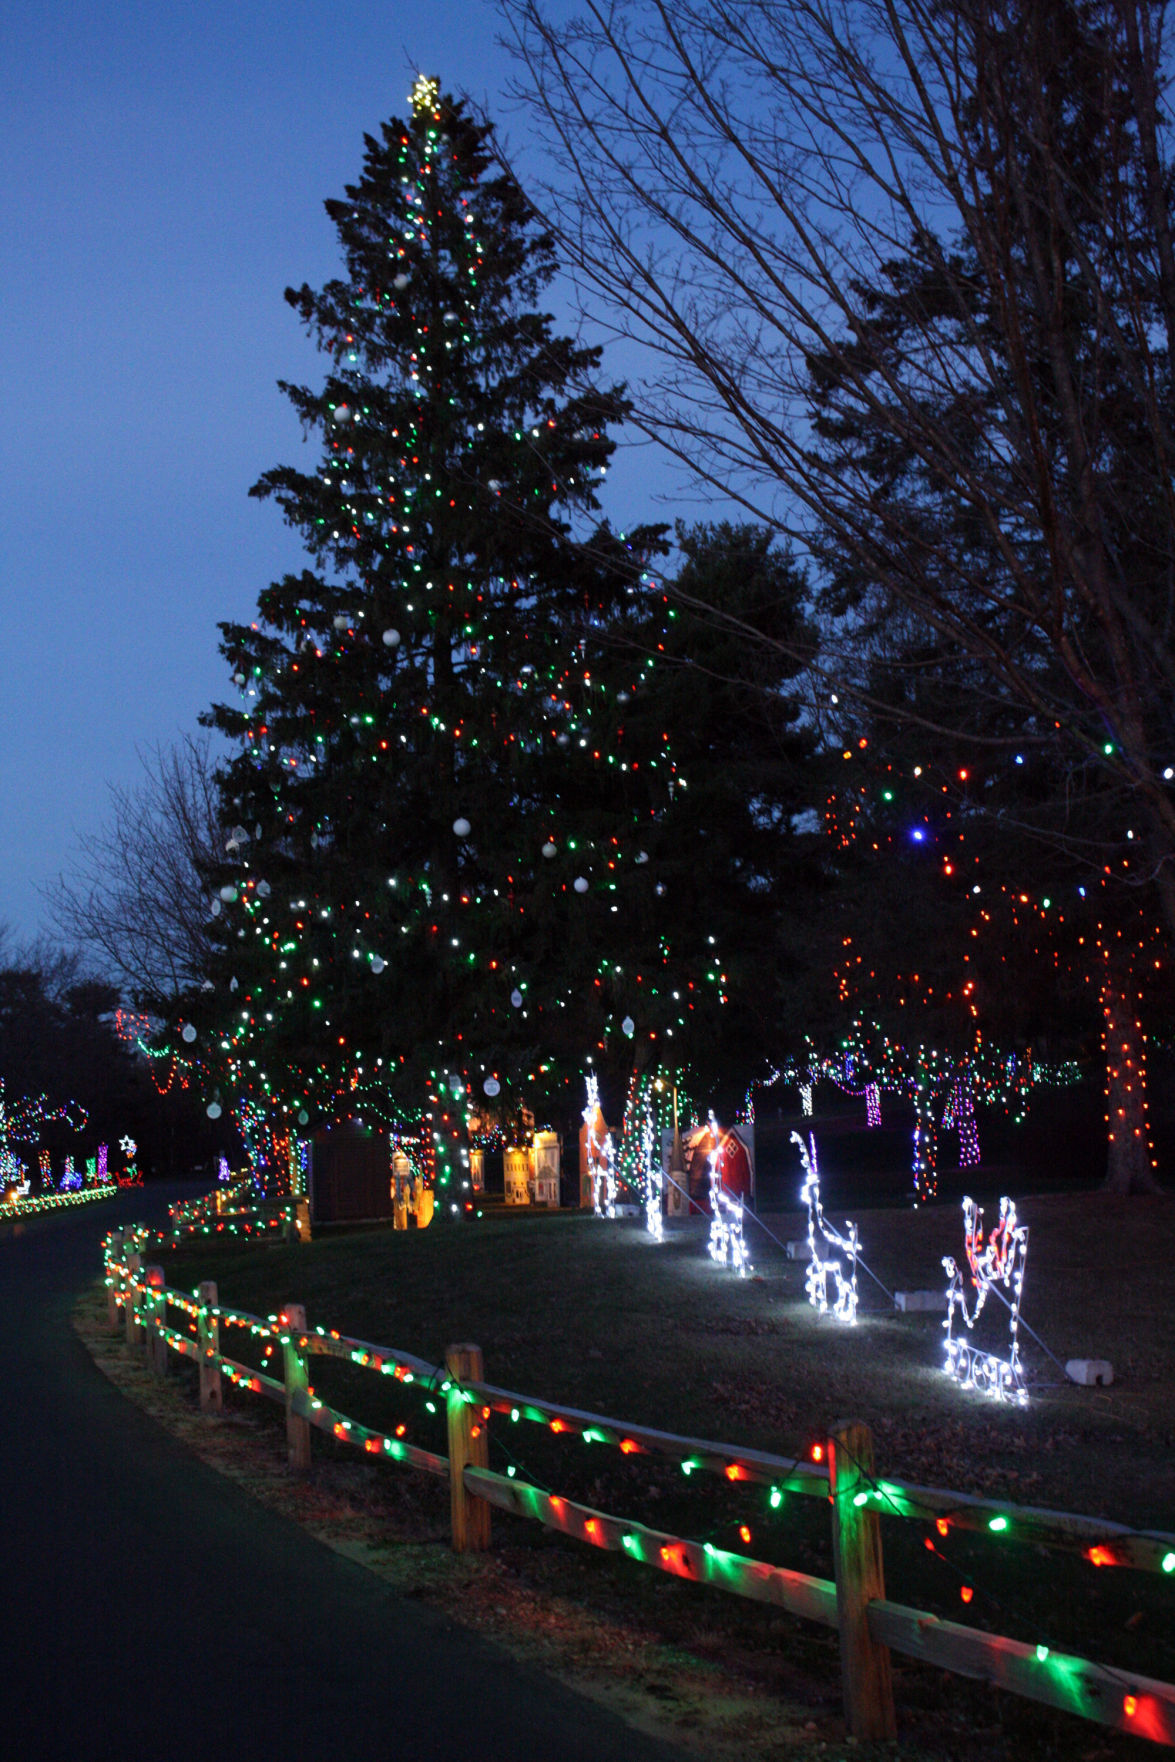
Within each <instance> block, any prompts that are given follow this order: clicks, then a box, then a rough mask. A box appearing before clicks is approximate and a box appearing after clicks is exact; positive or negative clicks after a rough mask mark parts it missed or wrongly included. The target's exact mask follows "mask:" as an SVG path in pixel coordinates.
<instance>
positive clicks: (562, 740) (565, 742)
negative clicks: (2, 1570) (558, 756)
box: [555, 734, 571, 746]
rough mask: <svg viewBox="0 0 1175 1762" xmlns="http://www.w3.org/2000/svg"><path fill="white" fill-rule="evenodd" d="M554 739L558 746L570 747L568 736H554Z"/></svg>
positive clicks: (569, 737)
mask: <svg viewBox="0 0 1175 1762" xmlns="http://www.w3.org/2000/svg"><path fill="white" fill-rule="evenodd" d="M555 739H556V740H557V741H558V743H559V745H560V746H570V745H571V736H570V734H557V735H556V736H555Z"/></svg>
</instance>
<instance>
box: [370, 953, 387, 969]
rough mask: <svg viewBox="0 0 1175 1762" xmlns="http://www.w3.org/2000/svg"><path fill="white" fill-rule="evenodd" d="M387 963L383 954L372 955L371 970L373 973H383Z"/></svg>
mask: <svg viewBox="0 0 1175 1762" xmlns="http://www.w3.org/2000/svg"><path fill="white" fill-rule="evenodd" d="M387 964H388V963H387V961H385V960H384V958H383V956H382V955H379V954H373V955H372V957H371V970H372V972H373V973H382V972H383V970H384V968H385V967H386V966H387Z"/></svg>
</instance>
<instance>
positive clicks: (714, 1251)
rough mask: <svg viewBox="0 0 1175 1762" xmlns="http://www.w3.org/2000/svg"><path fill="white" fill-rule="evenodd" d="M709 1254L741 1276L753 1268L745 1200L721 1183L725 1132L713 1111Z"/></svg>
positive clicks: (711, 1123) (744, 1275)
mask: <svg viewBox="0 0 1175 1762" xmlns="http://www.w3.org/2000/svg"><path fill="white" fill-rule="evenodd" d="M710 1138H711V1142H712V1143H713V1146H714V1148H713V1149H712V1150H711V1152H710V1240H709V1243H708V1244H707V1246H708V1248H709V1250H710V1258H711V1259H712V1260H716V1261H717V1262H718V1264H719V1266H730V1267H732V1268H733V1269H734V1271H735V1272H736V1273H737V1274H738V1276H739V1278H740V1279H745V1278H746V1276H747V1274H748V1273H749V1272H750V1271H751V1270H752V1268H751V1262H750V1256H749V1255H748V1253H747V1244H746V1238H745V1237H744V1235H743V1202H742V1200H741V1198H739V1197H737V1196H736V1195H735V1194H733V1193H728V1192H727V1191H726V1188H725V1187H724V1186H723V1185H722V1172H721V1164H722V1132H721V1129H720V1128H719V1125H718V1121H717V1120H716V1119H715V1118H714V1115H713V1114H712V1113H711V1115H710Z"/></svg>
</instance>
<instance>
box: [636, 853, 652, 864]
mask: <svg viewBox="0 0 1175 1762" xmlns="http://www.w3.org/2000/svg"><path fill="white" fill-rule="evenodd" d="M648 860H649V853H648V851H647V850H638V851H637V853H636V857H635V861H636V862H638V863H647V862H648Z"/></svg>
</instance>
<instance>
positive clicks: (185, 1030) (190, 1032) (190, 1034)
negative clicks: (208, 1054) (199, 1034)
mask: <svg viewBox="0 0 1175 1762" xmlns="http://www.w3.org/2000/svg"><path fill="white" fill-rule="evenodd" d="M180 1034H181V1036H182V1038H183V1039H185V1040H186V1041H187V1043H188V1045H189V1046H190V1045H191V1044H192V1041H193V1040H194V1039H195V1038H196V1030H195V1028H194V1027H193V1026H192V1024H191V1022H185V1023H184V1025H183V1027H182V1028H181V1029H180Z"/></svg>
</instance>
